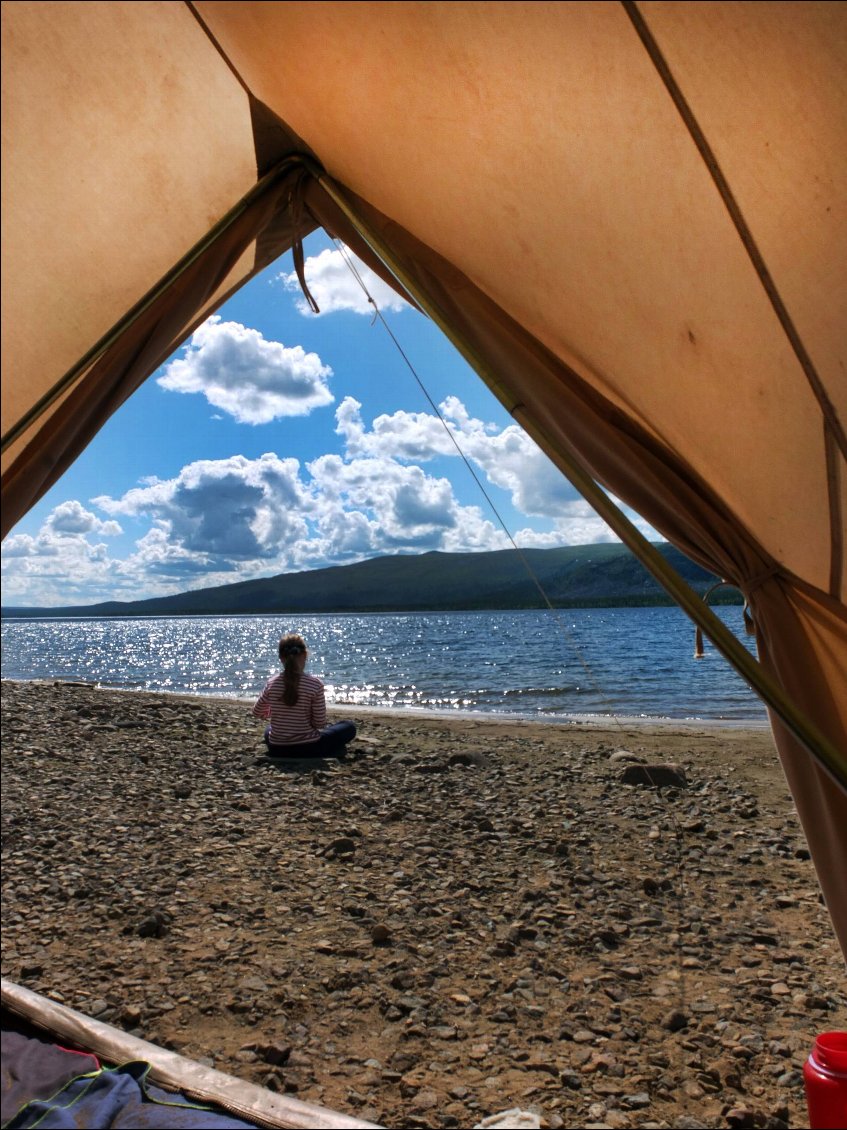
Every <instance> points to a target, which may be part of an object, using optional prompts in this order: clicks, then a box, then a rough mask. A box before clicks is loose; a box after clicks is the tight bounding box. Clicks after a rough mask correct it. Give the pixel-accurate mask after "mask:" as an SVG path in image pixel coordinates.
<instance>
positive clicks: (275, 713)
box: [253, 674, 326, 745]
mask: <svg viewBox="0 0 847 1130" xmlns="http://www.w3.org/2000/svg"><path fill="white" fill-rule="evenodd" d="M283 689H284V676H283V675H282V674H280V675H275V676H274V678H273V679H271V680H270V682H269V683H268V685H267V686H266V687H265V689H264V690H263V691H262V693H261V695H259V699H258V701H257V703H256V705H255V706H254V707H253V713H254V714H255V715H256V717H257V718H267V719H269V720H270V724H271V726H270V733H269V734H268V739H269V741H270V742H271V744H272V745H294V744H300V743H302V742H316V741H317V740H318V738H319V737H320V736H321V729H322V728H323V727H324V726H325V725H326V698H325V697H324V685H323V683H322V682H321V681H320V679H316V678H315V676H314V675H306V674H303V675H301V676H300V685H299V687H298V688H297V702H296V703H295V704H294V706H286V705H285V703H284V702H283V701H282V693H283Z"/></svg>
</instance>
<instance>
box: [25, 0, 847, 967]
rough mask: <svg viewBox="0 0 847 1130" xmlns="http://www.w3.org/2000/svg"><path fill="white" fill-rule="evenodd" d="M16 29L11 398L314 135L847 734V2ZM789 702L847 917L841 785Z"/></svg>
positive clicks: (244, 2) (109, 401)
mask: <svg viewBox="0 0 847 1130" xmlns="http://www.w3.org/2000/svg"><path fill="white" fill-rule="evenodd" d="M639 25H641V26H640V30H639ZM4 51H5V64H6V65H5V68H4V82H5V83H6V84H7V87H6V90H5V97H4V125H3V144H4V155H5V156H6V159H5V160H4V194H5V195H4V205H5V206H4V223H5V222H6V221H8V228H9V233H10V238H9V240H8V242H7V243H6V247H5V256H6V257H5V258H4V283H5V286H4V337H5V351H4V352H5V363H6V369H5V371H6V372H8V378H7V380H5V381H4V409H3V410H4V423H3V428H4V432H6V431H7V430H8V429H9V428H11V427H12V426H13V425H14V424H15V423H16V422H17V421H18V419H20V417H21V414H22V413H23V411H24V410H25V409H26V408H27V407H28V406H29V405H30V404H34V403H35V402H37V401H38V399H39V397H40V396H41V395H42V394H43V392H44V391H45V390H47V389H49V388H51V387H53V386H54V385H55V384H56V382H57V381H59V380H60V378H61V377H62V375H63V374H64V373H65V372H67V370H68V369H69V368H70V367H71V366H72V365H73V364H74V362H75V361H76V360H77V359H78V358H80V357H81V356H83V355H84V354H85V353H86V351H87V350H89V349H90V348H91V347H92V346H93V345H94V344H95V343H96V342H97V341H98V339H99V338H100V337H101V335H102V334H103V333H104V332H106V331H107V330H108V329H109V327H110V326H112V325H114V324H115V323H116V322H118V321H119V319H120V318H121V316H122V315H123V314H124V312H125V311H126V310H127V309H129V308H130V307H132V305H133V304H134V303H136V302H138V301H139V300H140V299H141V298H142V296H143V295H144V294H146V293H147V292H148V291H149V290H150V288H151V287H153V286H154V285H155V283H156V281H157V280H158V279H160V278H161V277H163V276H164V275H165V274H166V273H167V272H168V271H169V270H170V269H171V268H172V267H173V265H174V264H175V263H177V262H178V261H179V260H180V258H181V257H182V256H183V255H184V254H185V253H186V252H187V251H188V249H189V248H190V247H192V246H193V245H194V244H195V243H196V242H197V240H198V239H201V238H202V237H203V235H204V233H205V232H206V231H208V230H209V229H210V228H211V227H212V226H213V225H214V224H216V223H218V222H219V221H220V220H221V218H222V217H223V216H224V215H225V213H226V212H227V211H228V210H229V209H230V208H232V207H233V206H234V205H235V204H236V202H237V201H238V200H239V199H240V198H241V197H243V196H244V195H245V193H247V192H248V191H249V190H250V188H251V186H252V185H253V184H254V183H255V182H256V179H257V177H258V176H259V175H260V173H264V172H265V171H267V169H268V168H269V167H270V166H271V164H273V162H274V161H277V160H280V159H282V158H284V157H285V156H286V155H287V154H288V153H290V152H292V151H295V150H300V149H305V147H306V146H308V148H309V149H310V150H311V152H312V153H314V154H315V156H316V157H317V159H318V161H319V162H320V163H321V165H322V166H323V167H324V168H325V169H326V170H327V172H328V174H329V175H330V177H331V178H333V181H335V182H337V183H338V184H339V185H340V186H343V187H342V188H341V193H342V195H344V194H347V195H348V196H349V199H350V200H351V201H352V202H354V203H355V205H356V207H357V208H358V209H359V211H360V213H361V215H362V217H363V218H364V221H365V228H366V229H367V230H369V231H373V232H374V233H379V236H380V239H382V240H383V241H384V242H385V244H386V246H387V247H388V248H390V250H391V252H392V254H393V255H394V256H396V257H397V259H398V261H399V262H401V263H402V264H403V265H404V266H405V268H406V269H407V270H408V271H409V273H410V276H411V277H412V278H413V279H414V280H415V283H416V285H417V286H419V287H420V293H421V295H422V296H429V297H430V298H433V299H435V300H436V301H437V302H438V303H439V304H440V306H441V308H442V309H443V310H444V311H445V312H446V313H447V317H448V320H449V322H450V326H451V328H452V330H453V331H454V332H455V333H456V334H458V335H460V336H461V337H462V338H463V339H464V340H466V341H468V342H470V343H471V344H472V345H473V348H474V350H475V351H476V352H477V353H478V354H479V356H480V357H481V359H482V360H483V361H484V363H485V367H486V368H487V370H488V371H489V373H490V374H491V379H492V380H493V381H494V382H495V385H496V391H497V392H498V394H499V395H500V396H501V398H502V399H503V400H504V402H505V403H506V404H507V406H508V407H509V408H510V409H511V410H513V411H514V414H515V416H516V418H518V419H519V420H520V421H521V422H522V423H524V424H525V426H527V428H528V429H529V430H530V432H531V433H532V434H533V435H535V436H536V437H537V438H538V439H539V441H540V442H542V443H543V445H544V446H545V448H546V449H547V450H548V452H549V453H550V454H551V455H552V456H553V457H554V459H556V458H558V459H560V460H561V459H563V458H564V457H565V455H566V454H568V457H570V455H574V456H576V457H577V458H578V459H579V460H580V461H581V463H582V464H583V465H584V466H586V467H587V468H588V469H589V470H590V471H591V473H592V474H593V475H594V476H595V477H596V478H597V480H598V481H599V482H601V483H603V484H604V485H605V486H606V487H608V488H609V489H610V490H612V491H613V492H614V493H615V494H616V495H618V496H619V497H621V498H622V499H624V500H625V501H626V502H629V503H631V504H632V505H634V506H635V507H636V508H637V509H639V510H640V511H641V513H643V514H644V515H645V517H647V518H648V520H650V521H651V522H652V524H653V525H655V526H656V528H658V529H659V530H661V531H662V532H663V533H664V534H665V535H666V536H668V537H669V538H670V539H671V540H672V541H674V542H675V543H676V544H677V545H679V546H680V548H682V549H683V550H685V551H686V552H688V553H690V554H691V555H692V556H693V557H694V558H695V559H697V560H698V561H700V562H701V563H702V564H704V565H706V566H707V567H709V568H712V569H715V570H716V571H717V572H719V573H720V574H721V575H722V576H724V577H727V578H728V579H731V580H733V581H734V582H735V583H737V584H739V585H740V586H741V587H742V588H743V589H745V591H747V593H748V595H749V598H750V601H751V605H752V607H753V611H754V614H755V617H756V624H757V630H758V635H759V646H760V651H761V656H762V659H763V662H764V664H765V665H766V666H767V668H768V670H769V671H771V672H772V673H773V674H774V675H775V676H776V677H777V679H778V680H779V682H780V683H781V685H782V686H783V687H785V688H786V689H787V690H788V691H790V693H791V695H792V697H793V698H794V700H795V701H796V703H797V705H798V706H799V707H800V708H801V709H802V710H804V711H805V712H806V713H807V714H808V715H809V717H810V718H811V719H812V720H813V721H814V722H815V723H816V725H817V726H818V727H819V729H821V730H822V731H823V732H824V733H825V734H826V735H827V737H828V738H829V740H830V742H831V743H832V744H833V745H834V746H835V747H836V749H838V750H840V751H841V752H842V756H844V751H847V619H845V609H844V603H843V600H844V596H843V593H844V580H845V570H847V555H845V553H844V547H843V540H844V513H845V501H844V492H845V487H847V472H846V471H845V450H844V440H843V435H844V424H845V419H847V376H845V336H847V319H845V318H844V309H845V305H847V304H845V295H847V214H845V209H847V203H846V202H847V191H845V189H847V184H845V180H847V161H845V157H847V66H845V60H847V7H845V5H844V4H842V3H811V2H804V3H784V2H779V3H770V2H764V3H757V4H749V3H735V2H726V3H709V2H699V0H698V2H697V3H664V2H655V3H654V2H648V3H642V4H639V5H628V4H617V3H612V2H610V3H579V2H576V3H568V4H559V3H550V4H548V3H538V2H531V3H520V2H510V3H487V2H485V3H464V2H451V3H441V2H426V3H415V2H409V3H385V2H380V3H378V4H377V3H355V2H344V3H337V2H331V3H323V2H320V0H313V2H311V3H309V4H299V3H291V4H289V3H254V2H249V0H239V2H238V3H234V2H233V3H230V2H206V0H199V2H197V3H196V4H194V5H193V7H192V6H188V5H183V4H181V3H177V2H174V3H145V2H139V3H130V4H123V3H108V4H105V3H62V4H53V3H28V2H19V3H15V2H13V3H9V4H7V5H6V6H5V8H4ZM680 100H681V101H682V103H684V105H683V106H682V107H681V104H680ZM686 114H687V115H688V117H686ZM698 131H700V135H699V136H698ZM297 137H299V138H302V139H303V141H302V143H301V142H298V141H297ZM704 146H705V148H704ZM721 185H723V186H724V188H725V189H728V192H729V194H730V196H731V200H730V201H729V203H728V198H727V192H726V191H724V190H722V188H721ZM274 191H275V192H276V195H275V196H274V195H273V194H271V196H264V197H262V198H261V200H260V201H257V203H256V205H255V207H254V208H250V209H248V210H247V211H246V212H245V213H244V214H243V216H242V217H241V218H240V220H239V223H238V224H237V225H235V226H233V227H231V228H229V229H228V234H227V235H226V236H225V237H223V238H222V240H221V241H219V242H217V243H215V244H214V245H213V246H212V247H211V248H208V249H207V250H206V252H204V255H205V256H206V257H205V258H204V259H203V260H198V263H197V264H196V265H195V267H196V269H195V270H194V272H193V273H191V274H190V277H186V278H184V279H183V281H182V283H181V285H180V287H178V288H177V289H176V290H174V291H173V292H172V294H173V297H168V296H167V295H162V296H160V297H159V299H157V301H156V303H155V310H153V309H152V308H151V311H150V312H148V316H146V319H145V320H144V321H143V322H140V323H137V324H136V325H135V326H134V328H133V329H132V330H131V332H127V333H125V334H123V335H121V337H120V340H119V341H117V342H116V343H115V345H114V346H113V347H110V348H109V349H108V350H106V351H105V353H104V354H103V356H102V357H101V358H100V359H99V360H98V361H96V362H95V364H94V365H93V366H92V367H91V368H90V369H89V371H88V372H87V374H86V375H85V378H84V380H83V381H81V382H80V383H79V385H78V387H77V388H76V389H75V390H74V391H73V392H71V393H70V394H69V396H68V399H67V400H66V401H64V402H62V403H60V404H59V405H58V406H57V407H56V408H55V410H54V412H53V416H52V418H50V420H49V422H46V424H45V426H44V427H43V428H42V424H40V423H38V422H35V423H33V424H32V425H31V426H30V427H28V428H27V429H26V431H25V433H24V434H22V435H21V437H20V439H19V440H18V441H17V442H16V443H15V444H14V445H12V446H11V447H10V449H9V450H8V451H7V452H5V453H4V464H3V467H4V478H3V494H4V503H6V504H7V506H6V509H7V516H6V518H5V519H4V520H5V521H6V522H7V523H8V522H9V521H10V520H14V519H15V518H16V517H17V516H19V515H20V514H21V513H23V511H24V510H25V509H26V507H27V506H29V505H31V504H32V502H33V501H34V500H35V499H36V498H38V497H39V495H40V494H41V493H42V492H43V490H44V489H45V488H46V485H47V484H49V483H50V482H51V481H53V479H54V478H55V476H56V475H57V474H58V473H59V472H60V470H61V468H62V466H63V465H66V463H67V461H68V460H70V459H71V458H73V456H74V454H75V452H78V451H79V450H80V449H81V447H82V446H84V444H85V443H87V442H88V440H89V439H90V437H91V435H92V434H93V433H94V431H95V430H96V427H97V426H99V423H100V422H102V420H103V419H105V418H106V416H107V415H108V413H109V412H111V411H113V410H114V409H115V408H116V407H117V405H118V404H119V403H121V402H122V401H123V399H124V398H125V396H126V395H127V394H128V392H129V391H131V390H132V388H134V387H136V385H137V383H138V382H139V381H140V380H141V379H143V378H144V376H145V375H147V374H149V372H151V371H152V370H153V369H154V368H155V366H156V365H157V364H158V363H160V361H161V360H162V359H163V358H164V356H166V353H167V350H169V349H171V348H172V347H174V346H175V345H176V344H178V342H179V341H180V340H183V339H184V337H185V335H186V334H187V333H188V332H190V329H191V327H192V326H193V325H194V324H196V322H197V320H198V319H199V318H200V317H202V316H203V315H204V314H205V313H206V312H208V311H209V310H211V309H212V308H213V307H214V305H215V303H216V301H218V300H219V299H220V297H221V296H222V295H224V294H225V293H227V292H228V291H229V290H230V289H231V288H232V287H234V286H235V285H237V284H238V283H239V281H241V280H242V279H244V278H246V277H247V276H248V275H249V273H250V272H251V271H252V270H253V269H255V267H256V266H257V265H259V264H260V263H261V262H264V261H267V255H268V254H269V253H270V249H272V248H273V249H277V250H279V249H281V247H282V246H283V245H284V244H285V242H286V240H289V241H290V239H292V238H293V234H294V233H295V232H297V231H302V230H304V222H303V220H302V218H301V217H299V216H298V215H297V214H296V212H297V210H296V208H295V209H294V213H291V212H290V210H289V203H290V191H286V189H285V188H284V187H283V182H282V181H280V182H279V184H278V186H277V189H276V190H274ZM261 201H264V202H261ZM308 201H309V207H310V208H311V209H312V211H313V213H314V215H315V218H316V219H318V220H321V221H322V222H325V223H327V224H328V225H329V226H332V227H334V228H335V229H336V230H337V231H338V232H339V233H340V234H342V235H343V236H344V237H345V238H348V239H350V240H354V239H355V235H354V233H353V231H352V230H351V229H350V227H349V222H348V221H347V219H345V218H344V217H343V216H341V215H340V214H339V213H338V211H337V209H335V207H334V205H332V203H331V202H330V201H329V199H328V198H327V197H326V196H325V194H324V193H323V191H322V190H320V189H318V188H316V187H314V186H312V187H311V188H310V189H309V190H308ZM733 207H734V208H735V209H736V211H735V212H733ZM306 226H307V225H306ZM138 233H143V236H144V238H143V239H142V238H139V234H138ZM263 233H267V234H263ZM257 239H258V244H257V243H256V242H255V241H256V240H257ZM4 242H5V236H4ZM5 327H8V330H6V329H5ZM792 335H793V336H792ZM7 386H8V393H7V391H6V387H7ZM7 397H8V399H7ZM42 423H44V421H42ZM9 515H10V516H11V518H10V517H9ZM6 529H8V525H4V531H5V530H6ZM775 732H776V734H777V740H778V744H779V747H780V752H781V756H782V757H783V762H784V765H785V767H786V773H787V776H788V779H789V782H790V784H791V788H792V791H793V793H794V796H795V799H796V800H797V804H798V809H799V811H800V815H801V818H802V820H803V823H804V827H805V829H806V833H807V836H808V837H809V840H810V845H811V847H812V851H813V855H814V859H815V863H816V866H817V868H818V873H819V875H820V877H821V881H822V885H823V887H824V890H825V892H826V896H827V900H828V903H829V907H830V910H831V911H832V914H833V919H834V921H835V923H836V928H837V930H838V932H839V936H840V938H841V941H842V945H843V946H844V947H845V949H846V950H847V894H845V891H844V889H843V881H842V876H843V873H844V867H845V863H847V841H845V837H846V836H847V812H845V801H844V796H843V794H841V793H840V792H839V791H838V789H837V787H836V786H835V785H834V784H833V782H832V781H831V779H830V778H829V777H827V776H826V775H825V774H823V773H822V772H821V771H820V770H819V769H817V768H816V767H815V766H814V765H813V764H812V762H811V760H810V758H809V756H808V755H807V753H806V752H804V751H803V750H802V749H801V748H800V747H799V746H798V745H797V744H796V742H795V741H794V739H792V738H789V737H788V736H786V734H785V733H784V732H783V730H782V727H781V725H779V724H777V725H776V726H775Z"/></svg>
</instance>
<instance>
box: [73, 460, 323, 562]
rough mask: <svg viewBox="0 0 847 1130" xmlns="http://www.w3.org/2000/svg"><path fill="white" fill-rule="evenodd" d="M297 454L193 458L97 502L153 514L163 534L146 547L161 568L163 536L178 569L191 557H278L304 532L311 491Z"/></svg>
mask: <svg viewBox="0 0 847 1130" xmlns="http://www.w3.org/2000/svg"><path fill="white" fill-rule="evenodd" d="M299 472H300V464H299V462H298V461H297V460H296V459H280V458H279V456H277V455H273V454H267V455H263V456H261V458H259V459H247V458H245V456H243V455H234V456H232V457H231V458H229V459H215V460H211V459H207V460H198V461H197V462H194V463H189V464H188V465H187V466H186V467H183V469H182V471H181V472H180V473H179V475H178V476H176V477H175V478H173V479H168V480H156V481H153V482H149V483H148V484H147V485H145V486H140V487H134V488H133V489H132V490H129V491H127V492H126V494H124V495H123V496H122V497H121V498H110V497H109V496H108V495H103V496H100V497H98V498H95V499H93V500H92V501H93V504H94V505H95V506H98V507H99V508H100V509H101V510H104V511H106V513H108V514H128V515H133V516H135V517H138V516H145V517H147V518H151V519H153V520H154V521H155V522H156V524H157V529H158V531H159V533H158V534H156V535H155V536H151V537H150V539H149V541H147V542H145V543H144V545H143V546H140V552H142V555H144V554H148V555H149V554H152V556H151V558H150V560H151V561H153V560H155V562H156V563H157V568H161V566H162V564H163V561H164V558H163V556H162V553H163V550H162V540H163V535H164V534H166V535H167V541H168V544H169V545H170V546H172V547H173V548H174V549H175V551H176V552H175V553H174V554H173V555H172V560H173V563H174V566H175V567H177V568H178V569H179V570H182V569H183V568H184V567H185V564H186V562H187V557H186V555H189V556H192V555H193V560H195V561H197V562H199V563H200V564H201V565H204V566H205V567H206V568H207V569H221V568H233V567H234V563H236V562H239V561H245V562H249V561H262V560H270V559H271V558H275V557H278V556H279V554H280V549H281V546H283V544H284V543H285V542H286V541H296V540H298V539H299V538H301V537H303V536H304V535H305V532H306V523H305V520H304V518H303V516H302V512H303V511H304V509H305V508H306V494H305V492H304V488H303V485H302V483H301V482H300V477H299Z"/></svg>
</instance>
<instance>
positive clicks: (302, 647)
mask: <svg viewBox="0 0 847 1130" xmlns="http://www.w3.org/2000/svg"><path fill="white" fill-rule="evenodd" d="M305 654H306V641H305V640H304V639H303V637H302V636H298V635H296V634H295V633H293V632H292V633H290V634H289V635H287V636H283V637H282V639H281V640H280V641H279V659H280V662H281V663H282V665H283V675H282V684H283V686H282V701H283V702H284V703H285V705H286V706H294V705H295V704H296V702H297V695H298V693H299V691H300V656H301V655H305Z"/></svg>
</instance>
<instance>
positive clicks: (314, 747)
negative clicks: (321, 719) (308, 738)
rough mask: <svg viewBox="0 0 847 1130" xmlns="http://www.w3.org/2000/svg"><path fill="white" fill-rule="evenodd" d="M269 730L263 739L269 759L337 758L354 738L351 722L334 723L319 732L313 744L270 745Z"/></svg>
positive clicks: (354, 732) (354, 728) (354, 731)
mask: <svg viewBox="0 0 847 1130" xmlns="http://www.w3.org/2000/svg"><path fill="white" fill-rule="evenodd" d="M270 730H271V728H270V726H268V727H267V729H266V730H265V737H264V742H265V745H266V746H267V747H268V755H269V756H270V757H337V756H338V754H340V753H342V752H343V750H344V747H345V746H346V745H347V743H348V742H352V740H353V738H355V736H356V727H355V726H354V725H353V723H352V722H336V723H335V725H334V726H327V727H326V728H325V729H323V730H321V736H320V737H319V738H318V740H317V741H315V742H295V743H292V744H291V745H272V744H271V742H270V741H269V739H268V734H269V733H270Z"/></svg>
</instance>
